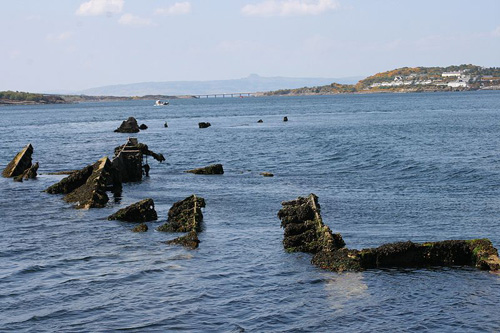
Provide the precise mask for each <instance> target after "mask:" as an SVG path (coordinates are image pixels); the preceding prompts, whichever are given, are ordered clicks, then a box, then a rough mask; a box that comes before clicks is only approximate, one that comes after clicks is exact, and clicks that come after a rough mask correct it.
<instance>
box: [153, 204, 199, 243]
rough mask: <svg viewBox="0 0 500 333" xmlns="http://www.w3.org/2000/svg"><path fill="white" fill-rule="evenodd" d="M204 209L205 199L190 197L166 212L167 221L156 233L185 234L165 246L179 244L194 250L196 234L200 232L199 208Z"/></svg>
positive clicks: (196, 240)
mask: <svg viewBox="0 0 500 333" xmlns="http://www.w3.org/2000/svg"><path fill="white" fill-rule="evenodd" d="M203 207H205V199H203V198H201V197H198V196H196V195H194V194H193V195H192V196H190V197H187V198H186V199H184V200H181V201H178V202H176V203H174V204H173V205H172V207H171V208H170V210H169V211H168V221H167V223H165V224H163V225H162V226H160V227H158V228H157V230H158V231H166V232H187V233H188V234H187V235H185V236H181V237H178V238H176V239H173V240H171V241H168V242H167V244H180V245H184V246H186V247H188V248H191V249H194V248H197V247H198V244H199V243H200V241H199V240H198V232H200V231H201V229H202V227H201V223H202V221H203V213H202V212H201V208H203Z"/></svg>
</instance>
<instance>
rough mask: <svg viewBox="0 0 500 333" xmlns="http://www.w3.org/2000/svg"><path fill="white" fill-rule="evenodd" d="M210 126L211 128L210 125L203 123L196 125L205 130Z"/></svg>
mask: <svg viewBox="0 0 500 333" xmlns="http://www.w3.org/2000/svg"><path fill="white" fill-rule="evenodd" d="M210 126H212V124H210V123H208V122H207V123H204V122H201V123H198V127H199V128H207V127H210Z"/></svg>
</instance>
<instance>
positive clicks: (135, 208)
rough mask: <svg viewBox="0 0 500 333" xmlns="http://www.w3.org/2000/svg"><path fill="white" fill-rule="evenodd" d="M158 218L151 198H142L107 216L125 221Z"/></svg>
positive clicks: (142, 220)
mask: <svg viewBox="0 0 500 333" xmlns="http://www.w3.org/2000/svg"><path fill="white" fill-rule="evenodd" d="M157 219H158V215H157V214H156V210H155V203H154V201H153V199H151V198H149V199H144V200H141V201H139V202H136V203H133V204H131V205H130V206H127V207H125V208H122V209H120V210H119V211H117V212H116V213H114V214H112V215H110V216H108V220H120V221H126V222H149V221H154V220H157Z"/></svg>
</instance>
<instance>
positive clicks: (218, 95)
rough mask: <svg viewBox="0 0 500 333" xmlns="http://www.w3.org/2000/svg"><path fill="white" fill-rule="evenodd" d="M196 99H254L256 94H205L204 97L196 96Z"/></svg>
mask: <svg viewBox="0 0 500 333" xmlns="http://www.w3.org/2000/svg"><path fill="white" fill-rule="evenodd" d="M194 96H195V97H196V98H217V97H223V98H224V97H253V96H255V93H249V92H244V93H223V94H203V95H194Z"/></svg>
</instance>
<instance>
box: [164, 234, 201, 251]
mask: <svg viewBox="0 0 500 333" xmlns="http://www.w3.org/2000/svg"><path fill="white" fill-rule="evenodd" d="M166 243H167V244H170V245H172V244H174V245H182V246H185V247H187V248H189V249H193V250H194V249H196V248H197V247H198V245H199V244H200V240H199V239H198V234H197V233H196V231H190V232H189V233H187V234H186V235H184V236H181V237H177V238H175V239H172V240H169V241H167V242H166Z"/></svg>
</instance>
